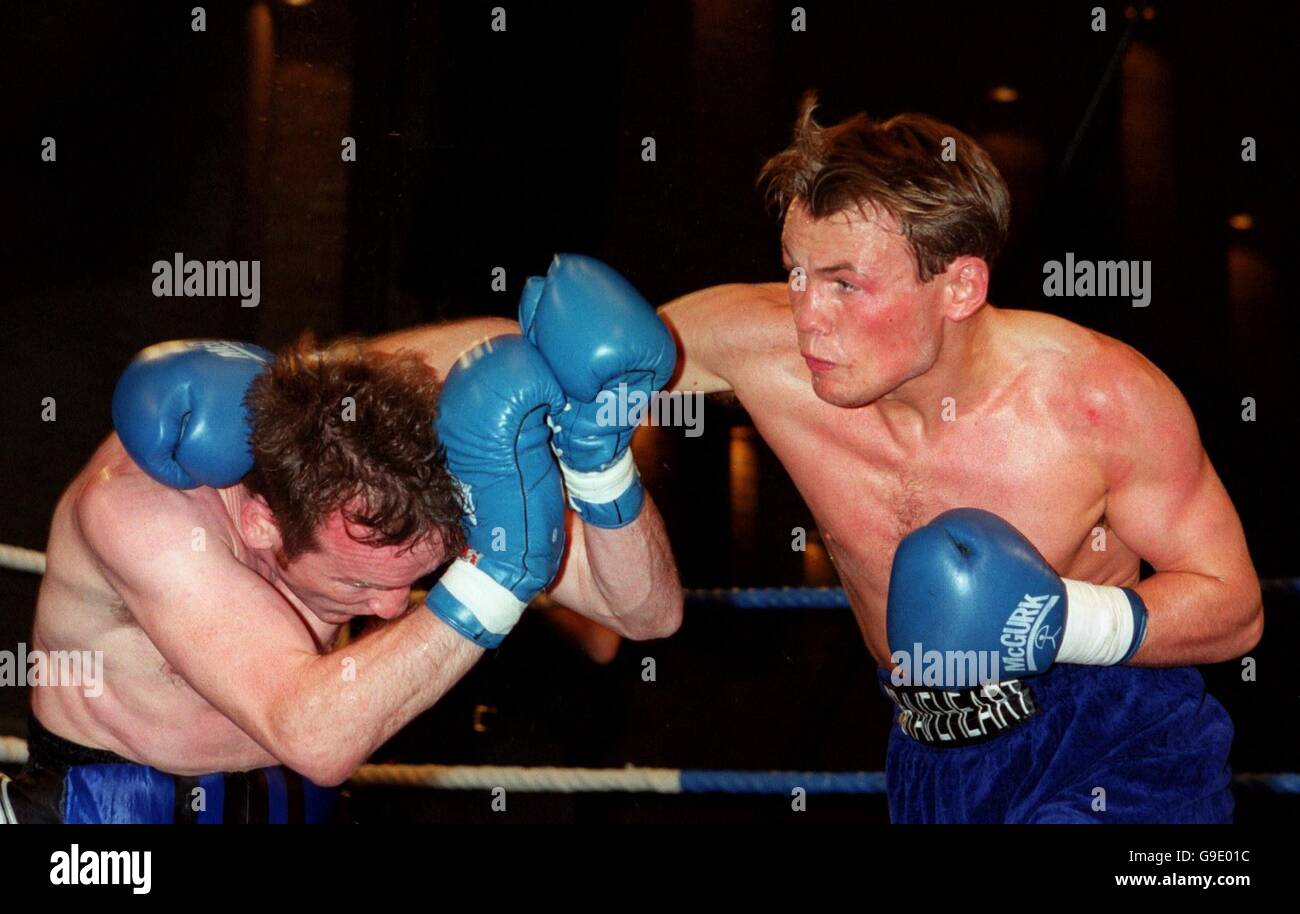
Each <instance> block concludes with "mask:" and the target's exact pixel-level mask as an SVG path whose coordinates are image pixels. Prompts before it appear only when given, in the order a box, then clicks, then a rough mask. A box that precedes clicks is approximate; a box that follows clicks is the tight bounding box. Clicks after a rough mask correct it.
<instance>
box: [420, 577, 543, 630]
mask: <svg viewBox="0 0 1300 914" xmlns="http://www.w3.org/2000/svg"><path fill="white" fill-rule="evenodd" d="M438 583H440V584H441V585H442V586H443V587H444V588H446V590H447V592H448V593H449V594H451V595H452V596H453V597H455V598H456V599H457V600H459V601H460V602H461V604H462V605H464V606H465V608H467V609H468V610H469V611H470V612H472V613H473V614H474V618H476V619H478V621H479V624H480V625H482V626H483V627H484V628H485V629H487V630H488V631H490V632H492V634H494V635H504V634H506V633H508V632H509V631H510V629H512V628H514V627H515V623H516V622H518V621H519V617H520V616H522V615H523V614H524V608H525V607H526V606H527V604H526V603H524V602H522V601H521V600H520V599H519V598H518V597H516V596H515V595H514V594H512V593H511V592H510V591H508V590H506V589H505V588H504V587H502V586H501V585H500V584H498V583H497V582H496V581H494V580H492V578H491V577H489V576H488V575H487V574H486V573H484V572H483V571H480V570H479V569H478V568H476V567H475V566H474V564H473V563H472V562H468V561H466V560H465V559H456V561H454V562H452V563H451V566H450V567H449V568H448V569H447V570H446V571H445V572H443V575H442V577H441V578H439V579H438Z"/></svg>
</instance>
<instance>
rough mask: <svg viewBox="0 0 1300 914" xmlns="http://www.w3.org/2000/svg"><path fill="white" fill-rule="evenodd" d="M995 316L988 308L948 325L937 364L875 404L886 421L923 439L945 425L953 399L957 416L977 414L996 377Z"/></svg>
mask: <svg viewBox="0 0 1300 914" xmlns="http://www.w3.org/2000/svg"><path fill="white" fill-rule="evenodd" d="M994 313H995V312H994V309H993V307H992V306H990V305H985V306H984V307H982V308H980V309H979V310H978V311H976V312H975V313H974V314H972V315H971V316H970V317H968V318H967V319H966V320H964V321H960V322H953V321H945V322H944V326H943V339H942V341H941V342H940V346H939V355H938V358H936V359H935V361H934V364H933V365H931V366H930V367H929V368H928V369H926V371H924V372H923V373H921V374H919V375H917V376H916V377H914V378H911V379H910V380H907V381H904V382H903V383H902V384H900V385H899V386H898V387H896V388H894V390H892V391H890V392H889V393H887V394H885V395H884V396H883V397H881V398H880V399H879V400H878V401H877V403H878V405H879V407H880V410H881V414H882V415H883V416H884V417H885V419H886V421H888V422H890V423H891V424H894V423H912V424H919V426H920V429H921V432H922V434H925V433H928V432H930V431H931V430H933V429H936V428H942V427H943V426H944V425H945V424H946V423H945V419H944V413H945V406H946V403H947V402H948V400H949V398H951V401H952V403H953V404H954V408H955V409H956V410H957V414H958V415H962V414H969V413H970V412H971V411H972V410H974V409H976V408H978V406H979V405H980V404H981V403H982V402H983V401H984V400H985V399H986V397H987V394H988V392H989V389H990V387H991V384H992V381H993V379H994V378H995V377H996V375H997V366H996V364H995V362H996V358H995V353H994V351H993V323H994V321H995V316H994Z"/></svg>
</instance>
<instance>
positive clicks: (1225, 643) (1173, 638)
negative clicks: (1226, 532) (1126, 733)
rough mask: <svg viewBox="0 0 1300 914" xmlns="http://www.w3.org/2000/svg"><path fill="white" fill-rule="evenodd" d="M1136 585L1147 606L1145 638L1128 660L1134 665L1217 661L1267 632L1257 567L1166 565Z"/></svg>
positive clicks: (1241, 650) (1244, 648) (1246, 648)
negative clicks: (1225, 569) (1216, 570)
mask: <svg viewBox="0 0 1300 914" xmlns="http://www.w3.org/2000/svg"><path fill="white" fill-rule="evenodd" d="M1133 589H1134V590H1136V591H1137V592H1138V595H1139V596H1141V597H1142V601H1143V602H1144V603H1146V606H1147V611H1148V618H1147V634H1146V640H1145V641H1144V642H1143V644H1142V647H1141V649H1139V650H1138V652H1137V654H1135V655H1134V657H1133V659H1132V660H1131V661H1130V663H1131V664H1132V665H1134V666H1182V665H1185V664H1194V663H1219V662H1222V661H1224V660H1229V659H1231V658H1233V657H1239V656H1241V655H1242V654H1244V653H1246V652H1247V651H1249V650H1250V649H1251V648H1253V647H1254V646H1255V645H1256V644H1257V643H1258V642H1259V638H1260V635H1261V633H1262V632H1263V627H1264V610H1263V604H1262V601H1261V598H1260V590H1259V579H1258V578H1257V577H1256V576H1255V572H1254V570H1253V569H1246V570H1243V571H1239V572H1237V573H1234V574H1230V575H1225V576H1223V577H1215V576H1211V575H1207V574H1200V573H1196V572H1186V571H1162V572H1160V573H1158V574H1155V575H1152V576H1151V577H1149V578H1147V579H1146V580H1144V581H1142V582H1141V583H1140V584H1138V585H1137V586H1136V587H1134V588H1133Z"/></svg>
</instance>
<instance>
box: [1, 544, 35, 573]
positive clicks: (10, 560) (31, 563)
mask: <svg viewBox="0 0 1300 914" xmlns="http://www.w3.org/2000/svg"><path fill="white" fill-rule="evenodd" d="M0 568H12V569H13V570H14V571H30V572H31V573H32V574H45V553H44V552H37V551H36V550H35V549H24V548H23V547H22V546H10V545H7V544H5V543H0Z"/></svg>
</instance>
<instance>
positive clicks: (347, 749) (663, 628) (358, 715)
mask: <svg viewBox="0 0 1300 914" xmlns="http://www.w3.org/2000/svg"><path fill="white" fill-rule="evenodd" d="M512 329H513V331H514V332H518V328H517V326H516V325H514V324H511V323H508V322H504V321H470V322H464V323H461V324H449V325H442V326H439V327H430V328H423V339H424V340H425V344H426V345H425V346H424V347H423V355H424V356H425V358H426V359H427V360H428V361H429V364H430V365H431V366H432V367H434V369H435V370H436V371H438V373H439V375H440V376H445V374H446V372H447V371H448V370H449V369H450V367H451V365H452V363H453V361H454V359H455V358H456V357H457V355H458V354H459V353H460V352H463V351H464V350H465V349H467V348H469V347H470V346H472V345H473V344H474V343H475V342H477V341H478V340H480V339H482V338H484V337H486V336H492V335H496V334H498V333H500V332H502V331H503V330H504V331H505V332H510V331H511V330H512ZM375 345H376V348H380V349H393V348H398V344H395V343H394V339H393V338H388V339H386V340H380V341H376V344H375ZM648 507H649V510H647V511H645V512H643V515H642V516H641V517H640V518H638V520H637V522H636V523H635V524H631V525H629V526H628V527H626V528H624V529H623V530H620V531H601V532H602V533H609V534H611V535H610V536H605V537H603V538H601V539H600V541H599V542H598V543H597V544H596V545H595V546H594V547H592V548H588V545H587V540H586V538H584V537H583V535H582V527H581V525H580V524H574V523H572V521H570V532H571V534H573V535H572V536H571V540H570V546H569V549H568V552H567V554H566V558H565V564H564V566H563V567H562V568H561V571H560V575H559V577H558V578H557V582H556V583H555V585H553V591H552V592H553V594H554V595H555V597H556V599H557V600H560V601H561V602H563V603H565V604H566V605H568V606H570V607H572V608H573V609H575V610H576V611H578V612H581V613H583V614H585V615H588V616H589V617H591V618H593V619H596V620H597V621H600V622H601V623H602V624H605V625H607V626H609V627H611V628H614V629H615V630H617V631H619V632H620V633H621V634H624V635H626V636H628V637H633V638H649V637H659V636H663V635H667V634H670V633H671V632H672V631H673V630H675V629H676V627H677V626H678V625H679V624H680V619H681V587H680V584H679V583H678V580H677V572H676V566H675V565H674V563H673V561H672V557H671V553H670V552H669V551H668V548H667V541H666V537H665V535H664V533H663V525H662V521H661V520H660V518H659V515H658V513H657V512H656V511H655V510H654V509H653V506H648ZM318 538H319V541H320V548H319V550H316V551H313V552H310V553H308V554H307V555H305V556H302V557H300V558H298V559H295V560H294V561H293V562H292V563H290V564H289V565H288V567H284V566H282V565H281V563H279V562H277V561H276V548H277V546H278V543H279V540H278V532H277V531H276V530H275V527H274V523H273V521H272V518H271V516H270V513H269V511H268V510H267V509H266V506H265V503H263V502H261V501H260V500H258V499H255V498H253V497H251V496H250V495H249V493H248V492H247V490H246V489H245V488H244V487H243V486H242V485H237V486H232V487H230V488H227V489H221V490H217V489H211V488H206V487H201V488H197V489H191V490H188V491H176V490H172V489H168V488H166V487H165V486H162V485H160V484H159V483H157V482H155V481H153V480H152V479H150V478H149V477H148V476H147V475H145V474H144V473H143V472H142V471H141V470H139V469H138V468H137V467H136V466H135V464H134V463H133V462H132V460H131V458H130V457H129V456H128V455H127V454H126V452H125V451H124V450H123V448H122V446H121V443H120V442H119V441H118V439H117V436H116V435H110V436H109V438H108V439H107V440H106V441H105V442H104V443H103V444H102V445H101V446H100V447H99V449H98V450H97V451H96V452H95V454H94V456H93V457H91V459H90V461H89V462H88V463H87V465H86V467H85V468H84V469H83V470H82V471H81V473H79V474H78V476H77V477H76V479H74V480H73V482H72V484H71V485H70V486H69V487H68V489H67V491H65V492H64V494H63V496H62V497H61V498H60V500H59V503H58V506H57V507H56V508H55V512H54V517H53V521H52V524H51V530H50V537H49V542H48V546H47V570H46V574H45V577H44V579H43V580H42V584H41V591H40V596H39V598H38V603H37V611H36V621H35V628H34V633H33V636H32V646H33V648H36V649H40V650H44V651H55V650H76V651H103V659H104V670H103V683H104V689H103V693H102V694H101V695H98V696H97V697H89V696H87V695H86V694H85V693H84V690H83V689H80V688H75V687H64V686H60V687H41V688H36V689H33V694H32V703H33V709H34V711H35V713H36V716H37V717H38V718H39V719H40V720H41V722H42V723H43V724H44V725H45V726H46V727H48V728H49V729H50V730H52V731H53V732H55V733H57V734H59V735H60V736H63V737H65V738H67V739H70V740H73V741H75V742H78V743H81V744H83V745H86V746H92V747H96V748H102V749H108V750H110V751H112V752H116V753H117V754H119V755H121V756H123V757H125V758H128V759H130V760H132V761H136V762H140V763H143V764H148V765H153V766H155V767H157V768H160V769H162V770H165V771H170V772H173V773H176V774H201V773H206V772H211V771H235V770H247V769H250V768H255V767H261V766H266V765H274V764H284V765H286V766H288V767H290V768H292V769H294V770H296V771H298V772H300V773H301V774H303V775H304V776H306V777H308V778H310V779H311V780H313V781H315V782H316V783H318V784H322V785H332V784H337V783H339V782H341V781H343V780H344V779H346V778H347V777H348V776H349V775H350V774H351V773H352V771H353V770H355V768H356V767H357V766H358V765H360V764H361V763H363V762H364V761H365V760H366V758H368V757H369V756H370V754H371V753H372V752H373V751H374V750H375V749H376V748H377V747H378V746H380V745H382V744H383V743H384V742H385V741H386V740H387V739H388V738H389V737H391V736H392V735H393V734H394V733H395V732H397V731H398V730H399V729H401V727H402V726H404V725H405V724H406V723H407V722H408V721H409V720H410V719H411V718H413V717H414V716H415V715H417V714H419V713H420V712H421V711H423V710H425V709H426V708H428V707H429V706H431V705H432V704H433V703H434V702H436V701H437V700H438V699H439V698H440V697H441V696H442V695H443V694H444V693H445V692H446V691H447V689H449V688H450V687H451V686H452V685H453V684H455V682H456V681H458V680H459V679H460V677H461V676H463V675H464V673H465V672H466V671H468V670H469V668H470V667H472V666H473V665H474V663H475V662H476V661H477V660H478V658H479V657H480V656H481V655H482V653H483V651H482V650H481V649H480V648H478V647H476V646H474V645H473V644H471V643H470V642H469V641H467V640H466V639H464V638H463V637H461V636H460V635H458V634H456V633H455V632H454V631H452V629H450V628H449V627H448V626H447V625H445V624H444V623H443V622H441V621H440V620H439V619H437V618H436V617H435V616H434V615H433V613H431V612H428V611H427V610H425V609H424V608H423V607H422V606H417V607H416V608H415V609H414V610H413V611H410V612H408V611H407V609H408V606H409V605H410V589H411V585H412V583H414V582H415V581H416V580H418V579H419V578H420V577H422V576H423V575H425V574H428V573H430V572H432V571H434V570H436V569H437V568H438V567H439V566H441V565H442V564H443V563H444V562H445V561H446V560H447V559H448V558H449V556H448V555H447V554H446V551H445V549H443V548H442V546H441V544H439V543H434V544H431V545H428V546H424V547H421V548H417V549H414V550H403V549H399V548H397V547H372V546H367V545H364V544H360V543H357V542H356V541H355V540H353V539H352V538H351V537H350V536H348V535H347V531H346V530H345V529H344V526H343V521H342V520H341V517H340V516H338V515H335V516H334V517H332V518H331V519H330V520H329V521H328V522H327V523H326V524H325V525H324V527H323V529H322V530H321V531H320V532H319V536H318ZM592 539H596V538H595V537H593V538H592ZM638 557H644V558H645V559H646V560H645V561H635V560H634V559H636V558H638ZM355 616H373V617H375V618H376V619H378V620H384V621H385V624H381V625H375V626H371V627H370V628H369V629H368V630H367V632H366V633H365V634H364V635H363V636H362V637H360V638H358V639H357V640H355V641H353V642H351V643H350V644H348V645H347V646H346V647H345V648H342V649H339V650H337V651H334V652H331V648H332V647H333V646H334V645H335V642H336V640H337V636H338V634H339V631H340V628H341V627H342V625H343V624H344V623H346V622H347V621H348V620H350V619H351V618H353V617H355Z"/></svg>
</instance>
